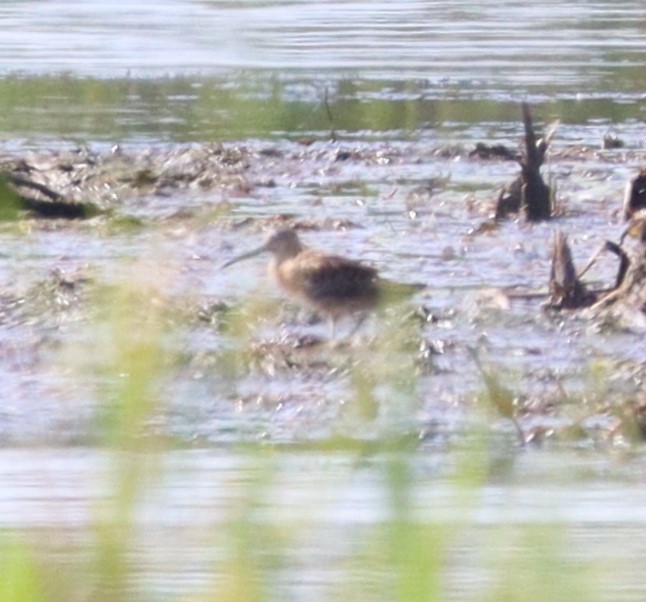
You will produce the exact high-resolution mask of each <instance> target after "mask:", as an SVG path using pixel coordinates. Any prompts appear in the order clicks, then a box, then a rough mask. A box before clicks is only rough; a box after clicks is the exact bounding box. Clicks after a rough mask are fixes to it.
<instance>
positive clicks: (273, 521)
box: [0, 266, 611, 602]
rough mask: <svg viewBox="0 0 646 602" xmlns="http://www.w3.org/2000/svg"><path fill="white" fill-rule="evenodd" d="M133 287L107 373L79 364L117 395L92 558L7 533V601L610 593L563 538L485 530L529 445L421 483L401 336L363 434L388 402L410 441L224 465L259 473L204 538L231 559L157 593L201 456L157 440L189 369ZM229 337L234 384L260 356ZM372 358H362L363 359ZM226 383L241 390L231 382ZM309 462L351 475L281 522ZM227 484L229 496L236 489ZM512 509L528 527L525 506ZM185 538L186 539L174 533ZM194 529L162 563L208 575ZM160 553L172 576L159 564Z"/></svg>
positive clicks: (529, 529) (109, 337)
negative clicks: (177, 373) (176, 379)
mask: <svg viewBox="0 0 646 602" xmlns="http://www.w3.org/2000/svg"><path fill="white" fill-rule="evenodd" d="M131 276H132V278H130V280H129V282H128V283H126V284H123V285H120V286H117V287H114V288H111V289H107V288H106V289H101V290H100V294H99V295H97V298H100V299H101V301H100V305H99V307H97V311H96V313H95V318H94V323H93V324H89V325H88V327H89V328H94V329H96V338H95V343H96V346H95V347H94V349H93V351H92V353H93V355H94V357H92V358H91V361H89V362H88V361H87V358H88V355H89V351H90V350H86V349H84V348H83V346H82V345H81V348H73V349H71V350H70V349H68V350H67V351H66V353H65V354H64V356H65V358H67V359H66V361H68V360H69V358H73V357H74V356H75V355H78V356H79V358H78V366H77V369H78V370H79V378H86V379H91V380H92V382H96V383H101V384H100V385H99V389H100V396H101V400H102V401H101V412H100V414H101V416H100V422H99V425H100V426H99V432H98V433H97V435H98V437H99V439H100V440H102V442H103V443H102V444H101V449H102V450H103V452H104V454H105V458H106V459H107V465H108V468H107V471H105V472H102V471H97V474H96V477H95V478H96V479H102V480H103V481H105V482H101V486H100V488H99V489H100V490H101V491H103V492H104V494H103V495H101V496H99V497H97V498H96V500H95V501H94V502H93V506H92V508H91V512H90V516H89V519H88V521H87V524H85V525H84V527H83V529H82V532H81V539H82V541H81V542H78V541H75V540H74V538H73V537H70V536H69V534H68V533H66V530H65V528H64V527H63V526H54V527H49V528H34V529H29V528H27V529H18V530H14V529H5V530H4V532H3V533H2V534H1V535H0V600H2V601H3V602H5V601H6V602H45V601H47V602H55V601H56V602H57V601H60V600H66V601H79V602H80V601H105V602H118V601H136V600H142V601H148V600H173V601H175V600H177V601H180V600H181V601H191V602H197V601H200V602H201V601H207V600H218V601H224V602H249V601H250V600H252V601H253V600H257V601H263V600H284V599H286V598H287V599H302V597H303V596H305V597H306V598H307V599H321V600H327V599H329V600H339V599H351V598H355V599H360V600H375V601H378V600H382V601H384V602H385V601H392V600H398V601H401V602H415V601H425V602H429V601H440V600H447V599H456V600H457V599H459V600H490V601H499V600H510V601H511V600H523V601H528V600H529V601H532V600H536V601H539V600H541V601H543V600H565V599H567V600H568V602H576V601H577V600H586V601H589V600H594V599H596V593H597V587H596V585H595V584H596V582H597V579H598V578H599V577H600V576H601V575H603V572H604V571H605V570H608V571H609V570H611V567H607V568H605V567H594V570H593V568H592V567H590V566H586V565H584V564H583V563H581V562H579V561H577V560H576V559H575V558H572V556H571V554H570V550H569V547H568V542H567V540H566V537H565V535H564V532H563V531H562V528H561V525H560V523H559V521H558V520H556V519H555V520H554V521H547V522H538V523H533V522H532V521H530V522H529V523H527V524H522V523H518V522H517V521H511V522H510V523H509V524H504V523H503V524H500V523H496V524H495V526H494V525H487V524H486V521H485V522H484V523H480V522H479V521H478V520H477V519H476V516H477V514H478V508H479V505H480V502H481V497H482V495H483V493H484V491H485V489H486V488H487V487H488V486H489V485H490V484H491V483H492V482H495V481H497V480H502V482H504V481H505V479H506V478H507V477H506V476H505V475H507V474H508V470H507V468H505V466H507V465H508V464H509V462H511V463H513V458H514V456H515V455H516V454H518V453H521V452H519V448H517V447H516V444H515V443H514V442H513V438H512V440H511V442H509V441H508V445H509V447H507V448H506V449H505V450H504V453H503V455H502V456H501V454H500V449H499V445H498V444H496V443H495V442H494V440H493V439H492V437H491V436H490V435H489V434H488V433H487V432H486V431H485V430H484V429H481V428H479V427H478V426H475V427H473V428H472V429H470V430H468V431H467V432H465V433H464V434H463V436H461V437H459V438H458V439H457V440H456V441H455V443H453V444H452V445H451V446H450V447H451V452H450V460H449V459H448V457H446V458H445V459H444V460H448V462H447V463H448V465H449V466H450V468H448V469H447V467H446V466H443V467H442V468H441V469H433V470H431V469H429V468H428V467H426V468H423V469H420V466H424V455H425V454H426V453H432V452H431V451H430V450H428V449H427V450H426V451H425V448H424V447H423V446H421V444H420V441H418V440H417V439H416V438H415V437H414V436H410V435H406V434H405V433H402V432H401V431H400V430H399V428H398V425H399V424H401V423H403V421H404V420H405V416H406V414H408V413H410V412H413V411H414V409H415V406H416V399H415V396H416V392H415V390H416V383H415V379H416V377H415V371H414V369H413V366H412V363H411V362H410V354H408V353H402V350H403V348H404V347H405V345H406V343H407V339H406V333H405V331H402V329H401V328H399V327H398V328H397V329H396V331H395V330H392V331H389V332H387V333H385V334H384V336H382V337H380V339H379V342H378V344H377V346H376V348H372V349H371V350H370V352H366V356H365V357H360V358H359V361H358V363H357V366H360V368H359V369H357V372H356V374H355V375H354V376H353V379H352V380H353V383H354V387H355V396H354V399H353V400H351V402H350V404H351V405H353V406H354V409H353V410H352V412H353V416H354V418H355V420H358V421H359V422H357V428H359V429H361V425H362V424H363V425H365V427H366V429H369V428H370V424H371V421H372V418H373V417H374V415H375V411H374V410H375V407H377V406H379V405H380V404H382V403H384V402H383V399H390V400H393V401H394V403H393V407H392V408H390V417H389V419H390V420H391V421H392V425H393V427H392V428H391V429H389V430H387V431H384V432H382V433H381V434H379V435H378V436H376V437H374V436H373V437H370V438H368V439H365V440H364V439H362V438H361V437H360V436H359V437H357V438H356V439H345V438H344V439H335V438H331V439H329V440H326V441H323V442H321V443H320V444H315V445H313V446H307V445H306V446H301V447H299V446H298V445H296V446H293V448H291V449H290V447H289V446H288V447H281V446H279V445H274V444H271V443H267V444H262V443H258V444H246V445H232V446H230V447H229V448H227V449H226V450H225V451H224V453H225V454H226V455H230V456H231V457H235V458H237V459H238V460H240V461H241V466H242V467H243V468H242V470H241V471H240V473H239V476H238V477H236V478H235V479H234V480H236V481H237V482H236V483H235V484H234V483H232V486H233V487H234V489H235V490H236V491H235V493H233V492H223V493H222V496H223V497H225V498H226V499H228V500H229V502H228V504H227V507H225V508H224V509H223V508H213V509H212V510H211V512H212V513H213V514H214V515H215V514H218V513H219V514H220V515H219V516H213V518H214V522H213V525H216V526H212V527H208V526H205V527H204V528H205V529H207V532H205V533H203V537H204V540H205V541H211V543H212V546H213V548H214V550H215V549H217V552H214V553H213V558H212V560H211V561H210V563H209V564H208V565H207V566H206V567H205V566H204V565H203V564H201V566H199V572H200V575H201V579H199V580H197V581H196V582H192V581H191V579H190V577H189V578H188V579H187V581H186V583H183V582H177V583H176V584H174V585H173V586H171V588H172V591H170V592H166V593H159V592H156V593H155V590H154V588H153V589H152V591H151V590H150V589H149V585H150V584H149V583H147V581H146V579H145V578H143V580H142V576H141V575H142V572H145V571H146V570H150V569H151V567H150V566H147V567H146V566H142V565H141V564H140V563H141V560H142V559H141V552H139V553H137V552H136V550H137V547H138V540H139V539H141V538H142V537H143V538H145V535H146V529H147V528H148V527H147V526H146V525H154V521H153V523H150V520H149V519H150V517H147V516H146V513H145V511H143V510H142V508H145V507H146V504H150V502H151V498H154V497H155V496H156V495H159V494H160V489H159V487H160V485H161V484H162V483H164V482H167V481H168V480H171V481H172V479H173V478H174V477H173V472H172V471H168V469H167V468H166V462H165V460H166V458H167V457H168V456H169V454H178V453H179V454H182V453H186V454H190V453H191V451H190V450H186V449H185V444H184V443H182V442H181V441H174V440H173V439H171V438H169V437H168V436H166V434H165V433H164V432H163V429H162V430H160V429H155V428H154V425H155V424H158V423H159V420H158V419H159V417H160V416H163V414H164V411H165V399H164V383H165V379H166V375H167V373H168V372H169V370H172V369H173V366H174V364H175V362H176V361H177V358H176V357H175V356H174V354H173V352H172V351H169V348H170V347H169V345H168V337H169V335H172V332H169V325H168V324H169V323H168V320H167V319H166V316H165V311H164V300H163V298H160V296H159V288H157V287H156V286H154V285H153V284H152V283H151V282H150V281H148V282H146V270H145V268H142V267H141V266H140V267H139V268H138V269H137V271H136V272H133V274H131ZM134 283H136V284H134ZM156 284H157V285H158V286H159V285H160V283H159V282H157V283H156ZM252 310H253V309H252ZM256 310H259V308H256ZM227 333H228V336H230V337H232V339H231V345H230V346H229V347H228V348H227V350H226V351H224V352H223V354H224V355H223V357H222V363H221V364H220V366H221V369H222V370H233V369H234V368H233V367H234V366H235V365H236V363H239V362H240V361H241V358H242V356H243V355H244V353H245V348H246V346H247V345H248V344H249V340H248V337H249V334H250V326H249V315H248V313H247V314H245V316H244V320H243V322H237V321H236V319H235V318H233V319H232V320H231V321H230V323H229V324H228V326H227ZM356 353H358V354H359V355H361V353H362V351H361V349H357V350H356ZM241 354H242V355H241ZM222 377H223V379H224V381H226V380H227V378H230V377H231V375H230V374H222ZM224 381H223V382H224ZM214 453H216V454H217V453H220V454H221V453H222V450H214ZM291 454H294V455H295V456H299V457H302V458H303V459H305V461H306V465H308V464H309V462H307V459H308V458H311V465H309V466H308V467H307V469H306V470H308V471H311V472H313V473H314V472H316V471H317V470H319V469H320V468H322V467H324V466H325V464H326V463H328V462H329V463H332V464H334V463H339V462H341V464H342V465H343V466H344V467H345V469H344V470H343V471H341V472H340V473H339V476H338V479H337V480H334V479H333V480H332V482H329V481H328V482H327V486H326V488H324V489H322V490H321V491H320V492H318V493H317V492H308V494H309V495H306V496H305V500H306V502H305V503H306V504H311V508H309V509H308V507H307V506H306V507H302V506H299V512H298V513H297V514H294V515H293V516H290V515H287V516H286V515H285V513H284V512H281V513H278V514H276V512H277V508H278V507H279V506H280V502H279V500H280V498H281V488H285V491H284V493H285V495H286V496H289V495H291V494H292V492H291V491H290V477H289V469H287V470H288V474H285V470H286V469H285V466H284V459H285V458H286V457H287V458H288V457H289V456H290V455H291ZM189 457H190V456H189ZM366 467H369V468H370V470H371V471H373V472H374V473H375V474H376V475H377V479H378V482H379V483H380V484H381V485H380V486H379V487H378V488H377V491H380V492H381V494H380V496H379V499H375V500H373V502H372V505H373V506H374V512H375V514H374V515H373V516H371V517H368V518H367V520H366V521H364V520H362V517H361V515H360V513H361V512H362V509H361V507H360V506H359V507H356V508H354V509H353V507H352V505H349V506H347V507H346V506H345V503H346V502H344V496H345V493H344V492H345V491H346V490H347V488H348V487H349V486H351V485H352V482H353V480H354V478H355V476H356V475H358V474H360V473H361V472H362V471H363V470H365V469H366ZM176 476H177V475H176ZM420 481H423V482H425V484H426V485H427V486H430V489H431V491H432V490H433V483H434V482H437V485H438V487H439V486H441V487H442V491H444V492H448V497H447V495H440V496H439V498H435V497H434V496H433V495H431V496H430V497H429V498H428V499H424V498H423V499H421V500H420V499H419V495H420V490H419V487H418V485H419V482H420ZM221 482H222V485H223V486H226V482H227V481H226V479H223V480H222V481H221ZM277 489H278V491H277ZM68 494H70V495H73V494H74V493H73V492H71V491H70V492H68ZM185 494H186V495H187V496H188V505H187V506H186V509H185V511H186V512H188V513H189V515H190V513H191V512H193V511H195V512H198V511H199V512H200V513H204V512H205V508H204V507H203V506H201V505H200V504H198V503H197V500H195V502H194V503H192V502H191V498H192V492H191V491H187V492H185ZM272 500H273V501H272ZM153 503H154V502H153ZM501 503H502V504H503V506H504V505H509V510H513V507H512V504H513V502H512V501H511V499H510V500H501ZM326 508H327V510H329V511H330V512H331V513H332V516H333V518H332V523H333V524H334V522H335V521H336V520H338V519H337V518H336V517H338V516H345V517H346V518H345V519H342V520H345V521H347V525H348V527H347V529H342V530H341V532H342V535H341V536H340V537H341V539H339V538H338V537H336V536H334V535H332V534H331V533H329V532H328V526H327V521H329V519H326V518H325V510H326ZM420 509H421V510H423V512H420ZM206 512H207V513H208V512H209V510H208V508H206ZM357 513H359V514H357ZM310 516H311V518H308V517H310ZM167 520H168V521H170V522H169V524H170V525H173V517H172V516H168V517H167ZM53 522H54V521H53ZM164 522H165V519H164V518H163V515H162V523H164ZM206 522H207V523H208V521H206ZM54 524H56V523H55V522H54ZM209 524H210V523H209ZM150 528H154V526H151V527H150ZM157 528H158V527H157ZM177 529H178V530H177V533H175V532H174V530H173V528H172V527H170V528H169V529H167V530H165V531H164V533H165V535H164V537H163V540H162V541H161V542H160V543H159V546H160V549H159V550H157V552H160V551H161V550H165V551H166V553H167V554H168V555H170V556H171V558H172V557H174V552H173V551H174V550H175V549H176V550H177V551H176V554H177V556H176V562H177V564H179V565H185V564H188V567H192V563H191V561H190V559H185V558H182V557H181V554H182V550H183V549H184V548H183V544H182V543H181V542H180V540H181V539H182V538H183V537H184V536H185V535H183V534H182V529H181V527H177ZM175 537H177V538H178V540H177V541H175ZM328 548H329V554H330V564H329V565H325V566H321V567H316V566H311V558H312V557H317V558H321V557H323V558H326V553H325V550H326V549H328ZM148 552H149V553H151V554H152V557H153V558H154V554H153V552H154V550H148ZM150 562H153V563H154V562H155V561H154V560H151V561H150ZM208 566H210V567H211V569H209V568H208ZM465 567H466V568H465ZM173 568H174V567H173ZM192 568H193V569H195V570H196V571H197V570H198V567H197V566H194V567H192ZM152 569H153V571H154V569H155V567H154V566H153V567H152ZM170 570H171V571H172V568H171V569H170ZM209 571H210V576H208V575H209ZM188 572H189V575H190V573H191V568H189V569H188ZM302 572H303V573H307V574H308V577H305V576H304V575H303V574H301V573H302ZM205 575H207V576H208V577H207V578H206V580H205V579H204V576H205ZM465 580H466V581H465ZM469 580H473V582H471V583H470V582H469ZM204 581H206V583H204ZM474 584H476V585H474ZM309 587H313V590H312V591H310V590H309V589H308V588H309ZM310 596H311V597H310Z"/></svg>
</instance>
